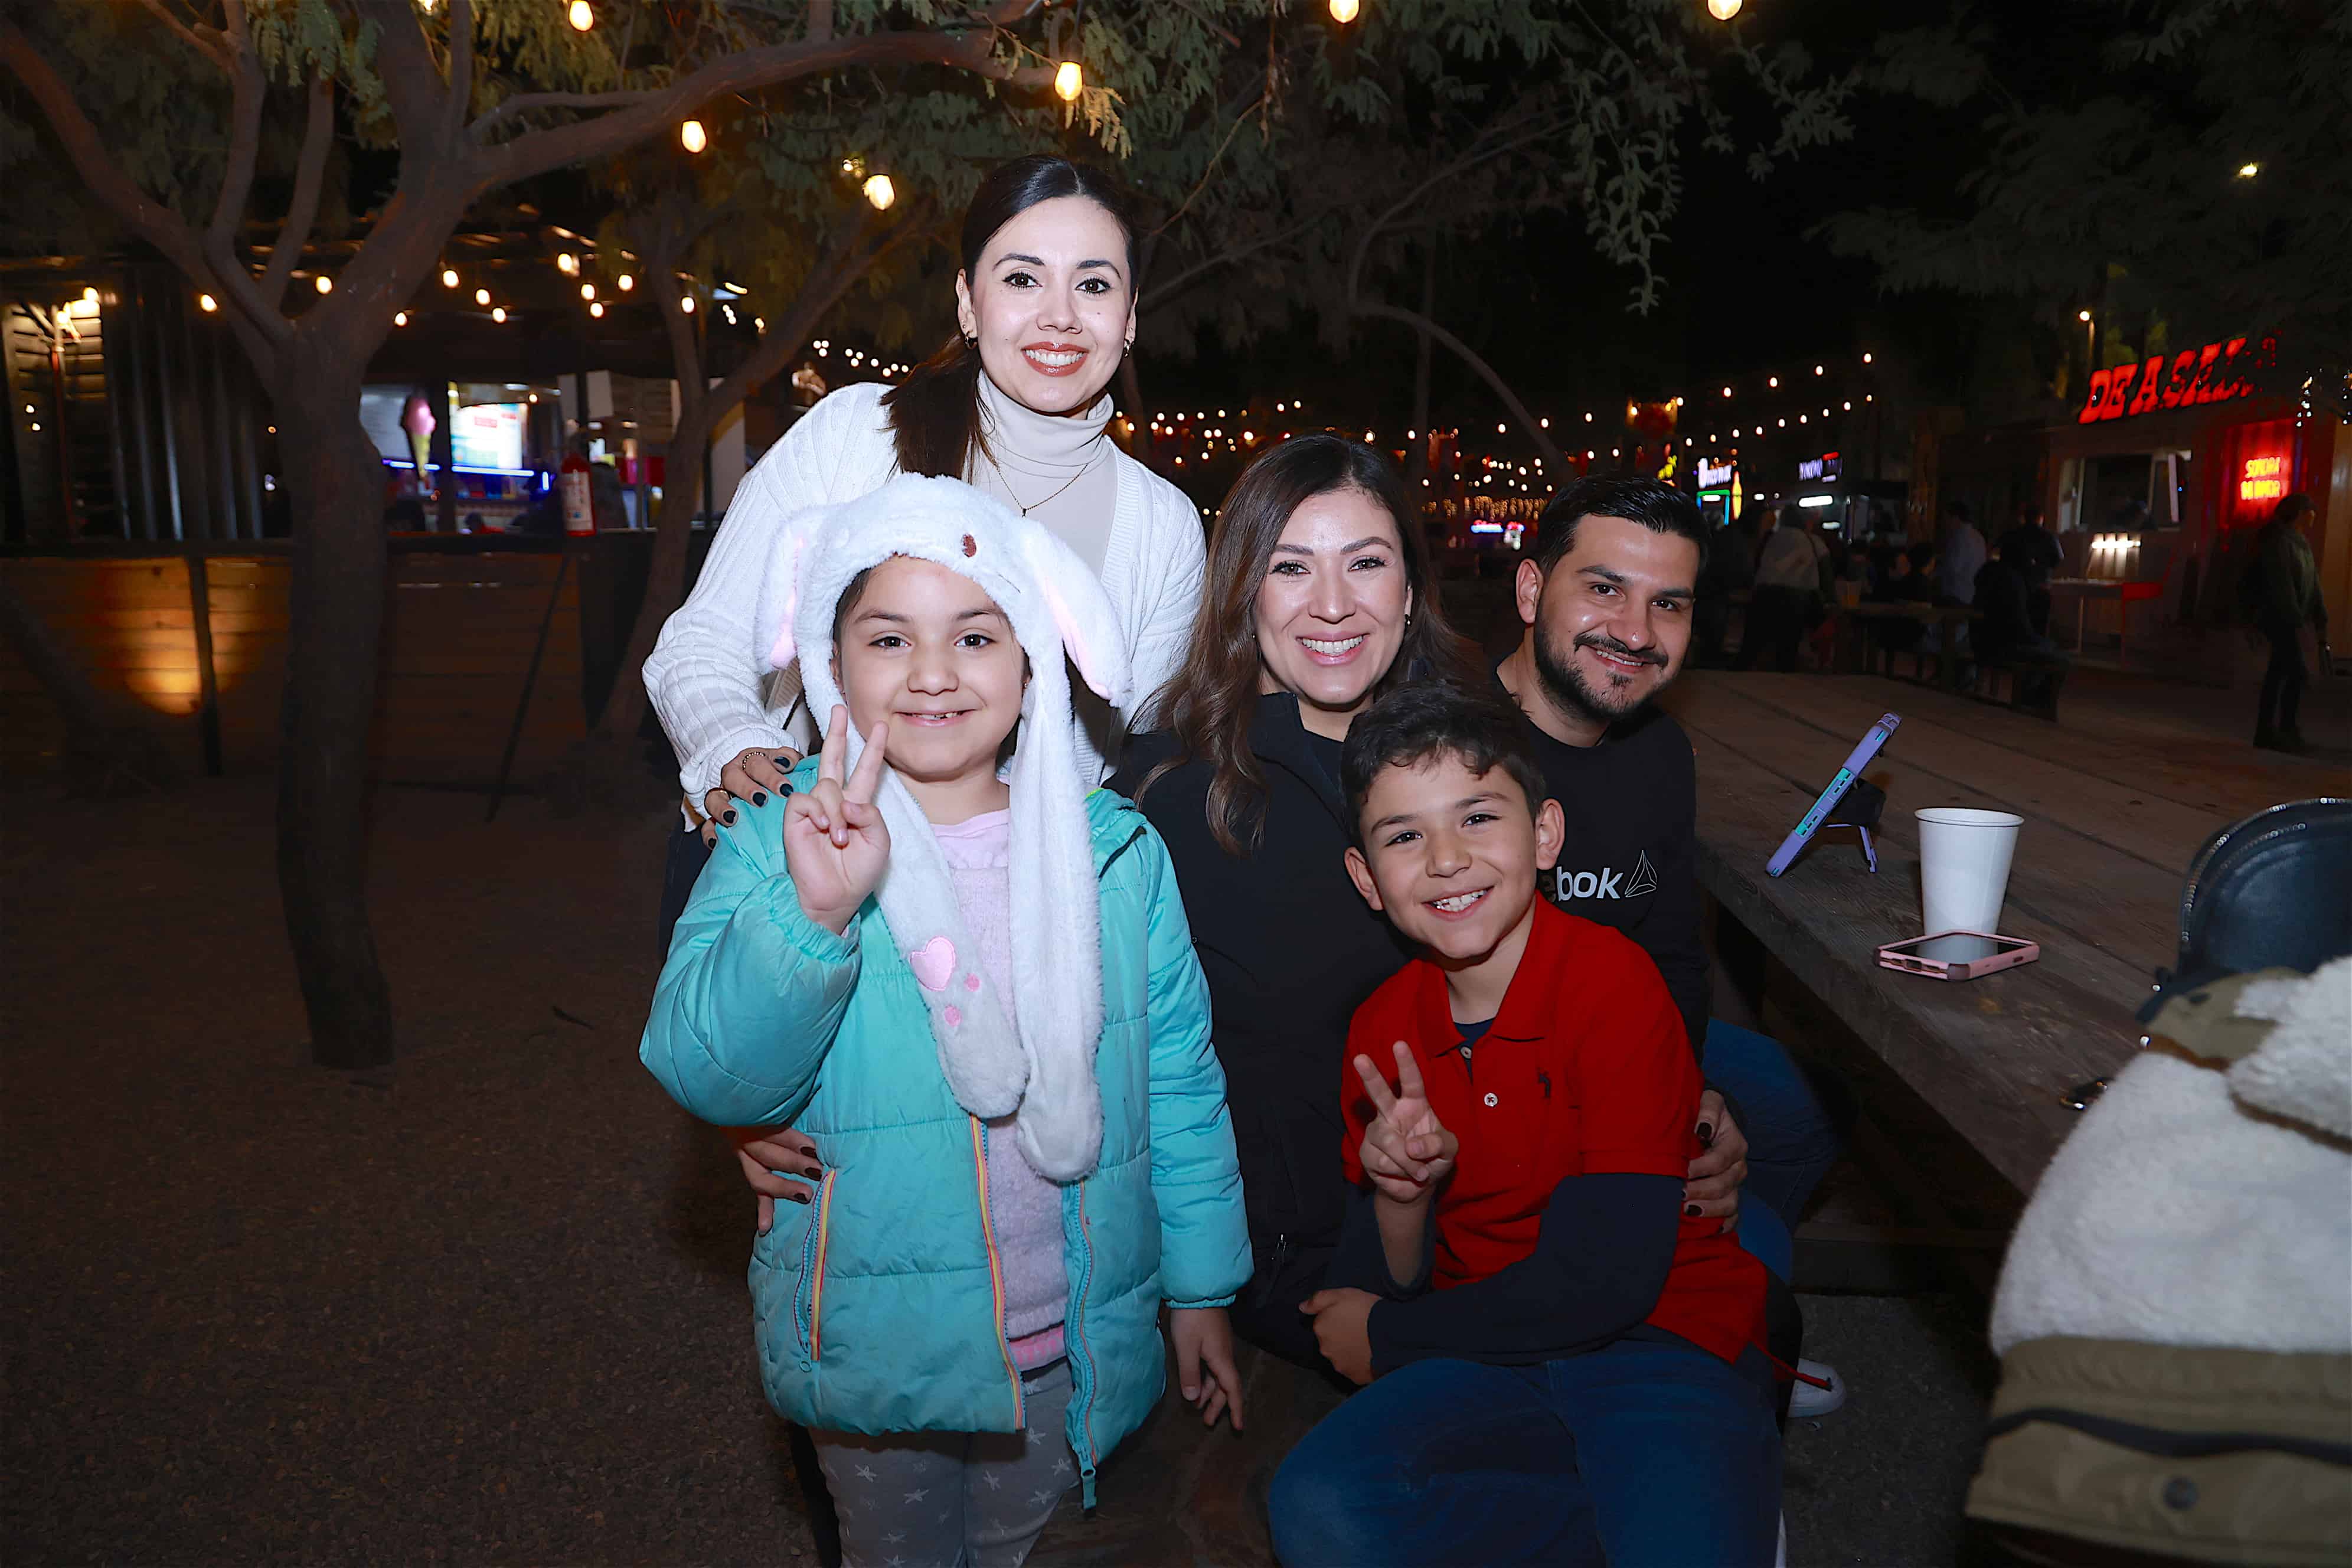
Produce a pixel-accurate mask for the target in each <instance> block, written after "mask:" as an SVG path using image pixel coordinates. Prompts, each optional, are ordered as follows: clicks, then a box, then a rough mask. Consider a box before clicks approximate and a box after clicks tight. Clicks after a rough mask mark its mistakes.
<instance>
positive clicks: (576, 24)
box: [564, 0, 596, 33]
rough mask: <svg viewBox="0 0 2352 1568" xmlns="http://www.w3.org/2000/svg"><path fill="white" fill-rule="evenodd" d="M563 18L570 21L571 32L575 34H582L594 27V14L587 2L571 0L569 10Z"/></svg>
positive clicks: (585, 0) (584, 0)
mask: <svg viewBox="0 0 2352 1568" xmlns="http://www.w3.org/2000/svg"><path fill="white" fill-rule="evenodd" d="M564 16H566V17H567V18H568V19H569V20H570V21H571V23H572V31H573V32H575V33H584V32H586V31H587V30H588V29H589V28H591V27H593V26H595V25H596V12H595V9H594V8H593V6H591V5H589V4H588V0H572V6H571V9H569V10H568V11H566V12H565V13H564Z"/></svg>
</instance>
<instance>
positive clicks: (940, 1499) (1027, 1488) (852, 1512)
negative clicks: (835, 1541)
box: [809, 1361, 1078, 1568]
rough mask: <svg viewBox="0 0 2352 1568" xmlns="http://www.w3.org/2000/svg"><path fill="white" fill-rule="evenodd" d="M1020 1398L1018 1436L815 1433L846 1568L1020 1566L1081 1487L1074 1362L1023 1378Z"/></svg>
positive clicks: (1055, 1364)
mask: <svg viewBox="0 0 2352 1568" xmlns="http://www.w3.org/2000/svg"><path fill="white" fill-rule="evenodd" d="M1021 1394H1022V1401H1023V1405H1024V1409H1025V1410H1026V1412H1027V1418H1028V1423H1029V1425H1028V1428H1027V1430H1025V1431H1021V1432H892V1433H888V1434H887V1435H885V1436H879V1437H868V1436H863V1435H862V1434H859V1433H856V1432H811V1433H810V1434H809V1436H810V1437H811V1438H812V1439H814V1442H815V1444H816V1457H817V1462H818V1464H819V1465H821V1466H822V1467H824V1484H825V1489H826V1490H827V1491H830V1492H831V1493H832V1494H833V1508H834V1512H835V1514H837V1515H838V1516H839V1517H840V1520H841V1568H1020V1564H1021V1560H1022V1559H1023V1558H1024V1557H1026V1556H1028V1555H1029V1549H1030V1548H1031V1547H1032V1546H1034V1545H1035V1544H1037V1537H1038V1536H1039V1535H1040V1534H1042V1533H1044V1531H1045V1521H1047V1520H1049V1519H1051V1518H1053V1517H1054V1505H1055V1503H1057V1502H1059V1501H1060V1500H1061V1499H1062V1494H1063V1493H1064V1492H1066V1491H1067V1490H1068V1489H1070V1488H1072V1487H1074V1486H1076V1485H1077V1481H1078V1467H1077V1462H1076V1459H1074V1458H1072V1457H1071V1454H1070V1440H1069V1438H1068V1437H1066V1436H1064V1435H1063V1427H1062V1415H1063V1412H1064V1411H1066V1409H1068V1407H1069V1404H1070V1363H1068V1362H1067V1361H1057V1362H1054V1363H1051V1364H1049V1365H1046V1366H1042V1367H1039V1368H1038V1369H1037V1370H1036V1371H1034V1372H1028V1373H1022V1374H1021Z"/></svg>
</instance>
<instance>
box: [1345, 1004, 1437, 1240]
mask: <svg viewBox="0 0 2352 1568" xmlns="http://www.w3.org/2000/svg"><path fill="white" fill-rule="evenodd" d="M1395 1050H1396V1065H1397V1087H1396V1089H1394V1090H1391V1089H1390V1088H1389V1085H1388V1079H1384V1078H1382V1077H1381V1069H1380V1068H1378V1067H1376V1066H1374V1065H1373V1063H1372V1058H1370V1057H1366V1056H1360V1057H1358V1058H1356V1062H1355V1066H1356V1077H1357V1078H1359V1079H1361V1080H1362V1081H1363V1085H1364V1092H1365V1093H1366V1094H1367V1095H1370V1097H1371V1101H1372V1109H1373V1110H1374V1111H1376V1112H1377V1113H1378V1114H1376V1115H1375V1116H1374V1117H1373V1118H1372V1121H1371V1123H1370V1126H1368V1127H1366V1128H1365V1129H1364V1141H1363V1142H1362V1143H1361V1144H1360V1145H1359V1146H1358V1148H1357V1151H1356V1157H1357V1158H1358V1159H1359V1160H1360V1161H1361V1162H1362V1163H1363V1167H1364V1174H1366V1175H1368V1176H1370V1177H1371V1179H1372V1187H1373V1190H1374V1191H1376V1192H1377V1193H1379V1194H1380V1195H1381V1196H1382V1197H1384V1198H1386V1199H1388V1200H1389V1201H1390V1202H1391V1203H1399V1204H1412V1203H1419V1202H1421V1201H1422V1200H1423V1199H1424V1198H1426V1197H1428V1196H1429V1194H1432V1193H1433V1192H1435V1191H1436V1190H1437V1187H1438V1184H1439V1183H1441V1182H1443V1181H1444V1179H1445V1178H1446V1177H1447V1176H1449V1175H1451V1174H1452V1173H1453V1172H1454V1156H1455V1155H1456V1154H1457V1153H1459V1152H1461V1147H1462V1145H1461V1141H1460V1140H1458V1139H1456V1138H1455V1137H1454V1134H1453V1133H1451V1132H1449V1131H1446V1130H1445V1124H1444V1122H1442V1121H1438V1120H1437V1112H1436V1111H1435V1110H1433V1109H1432V1107H1431V1106H1430V1103H1429V1095H1428V1090H1427V1089H1426V1088H1425V1087H1424V1086H1423V1083H1422V1080H1421V1064H1420V1063H1419V1062H1417V1061H1415V1060H1414V1059H1413V1055H1412V1047H1411V1046H1409V1045H1407V1044H1405V1043H1404V1042H1403V1041H1402V1040H1399V1041H1397V1042H1396V1047H1395Z"/></svg>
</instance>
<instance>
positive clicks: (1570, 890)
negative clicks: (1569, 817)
mask: <svg viewBox="0 0 2352 1568" xmlns="http://www.w3.org/2000/svg"><path fill="white" fill-rule="evenodd" d="M1657 890H1658V872H1657V868H1655V867H1654V866H1652V865H1651V864H1650V852H1649V851H1648V850H1646V849H1644V850H1643V851H1642V853H1641V856H1640V858H1637V859H1636V860H1635V861H1634V862H1633V869H1632V870H1631V871H1620V870H1617V869H1615V868H1612V867H1608V866H1603V867H1602V868H1601V869H1600V870H1598V871H1570V870H1569V869H1568V868H1565V867H1555V868H1553V869H1552V874H1551V899H1552V902H1554V903H1556V904H1564V903H1566V902H1568V901H1569V900H1570V899H1638V898H1640V897H1642V895H1643V894H1644V893H1654V892H1656V891H1657Z"/></svg>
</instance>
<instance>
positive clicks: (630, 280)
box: [613, 272, 637, 294]
mask: <svg viewBox="0 0 2352 1568" xmlns="http://www.w3.org/2000/svg"><path fill="white" fill-rule="evenodd" d="M613 281H614V282H615V283H618V284H619V285H620V286H621V292H622V293H624V294H625V293H627V292H628V291H629V290H630V289H634V288H635V287H636V286H637V280H636V279H635V278H634V277H632V276H631V275H630V274H628V273H626V272H624V273H622V274H621V275H620V276H619V277H618V278H615V279H613Z"/></svg>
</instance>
